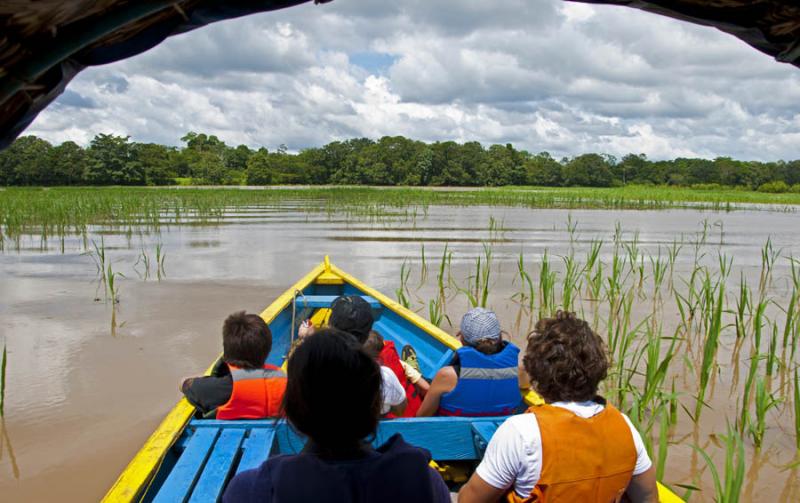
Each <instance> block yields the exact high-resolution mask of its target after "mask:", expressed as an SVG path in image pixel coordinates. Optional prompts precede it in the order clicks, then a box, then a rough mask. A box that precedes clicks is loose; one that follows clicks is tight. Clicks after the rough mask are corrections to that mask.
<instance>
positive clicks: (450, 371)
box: [434, 365, 458, 379]
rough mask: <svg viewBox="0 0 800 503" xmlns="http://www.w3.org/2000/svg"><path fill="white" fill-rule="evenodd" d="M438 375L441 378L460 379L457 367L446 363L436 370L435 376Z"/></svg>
mask: <svg viewBox="0 0 800 503" xmlns="http://www.w3.org/2000/svg"><path fill="white" fill-rule="evenodd" d="M436 377H438V378H440V379H458V374H456V369H455V368H454V367H453V366H452V365H446V366H444V367H442V368H440V369H439V370H438V371H437V372H436V376H435V377H434V378H436Z"/></svg>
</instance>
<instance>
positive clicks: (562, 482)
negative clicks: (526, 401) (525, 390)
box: [506, 404, 636, 503]
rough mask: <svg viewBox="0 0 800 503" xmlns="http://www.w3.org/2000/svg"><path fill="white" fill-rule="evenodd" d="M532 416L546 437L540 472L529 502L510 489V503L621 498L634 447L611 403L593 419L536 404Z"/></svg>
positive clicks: (531, 410) (591, 500) (543, 444)
mask: <svg viewBox="0 0 800 503" xmlns="http://www.w3.org/2000/svg"><path fill="white" fill-rule="evenodd" d="M528 412H529V413H533V414H535V415H536V420H537V422H538V423H539V431H541V434H542V473H541V476H540V477H539V481H538V482H537V483H536V486H535V487H534V488H533V491H532V492H531V494H530V495H529V496H527V497H526V498H520V497H519V496H517V494H516V493H515V492H514V488H513V487H512V488H511V490H510V491H509V493H508V494H507V498H506V499H507V501H508V502H509V503H533V502H536V503H542V502H548V503H550V502H554V501H555V502H562V501H581V502H602V503H607V502H619V501H621V500H622V496H623V495H624V493H625V490H626V489H627V488H628V484H629V483H630V481H631V477H632V476H633V469H634V468H635V466H636V448H635V446H634V445H633V436H632V435H631V430H630V428H629V427H628V424H627V423H626V422H625V418H624V417H622V413H621V412H620V411H618V410H617V409H616V408H614V407H613V406H612V405H610V404H608V405H606V407H605V409H603V411H602V412H600V413H599V414H597V415H595V416H592V417H589V418H582V417H580V416H578V415H576V414H574V413H572V412H570V411H569V410H567V409H564V408H562V407H556V406H553V405H538V406H536V405H535V406H533V407H531V408H529V409H528Z"/></svg>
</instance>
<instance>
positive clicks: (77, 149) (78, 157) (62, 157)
mask: <svg viewBox="0 0 800 503" xmlns="http://www.w3.org/2000/svg"><path fill="white" fill-rule="evenodd" d="M49 166H50V182H49V184H51V185H79V184H81V183H82V182H83V176H84V172H85V171H86V166H87V155H86V151H84V150H83V148H81V146H80V145H78V144H77V143H75V142H72V141H65V142H64V143H62V144H61V145H58V146H57V147H53V148H52V150H51V151H50V162H49Z"/></svg>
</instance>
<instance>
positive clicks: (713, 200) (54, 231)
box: [0, 186, 800, 249]
mask: <svg viewBox="0 0 800 503" xmlns="http://www.w3.org/2000/svg"><path fill="white" fill-rule="evenodd" d="M298 202H300V203H307V204H300V205H297V203H298ZM753 203H764V204H771V205H777V206H778V208H779V209H780V208H786V209H789V210H791V208H792V205H798V204H800V194H791V193H787V194H765V193H759V192H752V191H743V190H693V189H676V188H667V187H647V186H626V187H620V188H575V187H560V188H559V187H551V188H543V187H503V188H481V189H480V190H430V189H425V188H409V187H403V188H390V189H387V188H373V187H307V188H272V189H269V190H239V189H237V188H213V189H210V188H180V189H178V188H144V187H125V188H122V187H102V188H100V187H96V188H88V187H59V188H47V189H42V188H27V187H9V188H7V189H6V190H3V191H0V236H1V237H2V238H3V239H2V241H3V246H4V247H5V245H6V242H8V243H10V244H11V246H13V247H16V248H17V249H18V248H19V246H20V241H19V238H20V236H22V235H24V234H33V235H37V236H39V237H40V238H42V240H41V241H42V245H43V246H45V247H46V246H47V239H48V238H58V239H61V237H63V236H67V235H77V236H84V237H85V236H86V235H87V232H88V228H89V227H90V226H92V225H111V226H114V227H118V228H121V229H123V230H127V229H142V228H145V229H147V230H150V231H158V230H159V229H160V228H161V227H162V226H165V225H172V224H180V223H184V222H191V223H201V224H202V223H210V224H219V223H222V222H224V217H225V214H226V211H229V210H239V209H245V208H248V207H253V206H267V207H268V206H272V207H289V206H291V207H292V208H294V209H298V208H300V211H305V212H308V213H309V214H320V215H335V214H338V215H345V216H347V217H349V218H350V219H355V218H360V219H364V220H367V221H377V220H382V219H394V218H402V219H406V220H413V219H415V218H416V216H417V215H418V214H419V213H422V214H426V212H427V209H428V207H429V206H430V205H434V204H435V205H447V206H471V205H487V206H510V207H526V208H566V209H572V208H602V209H665V208H700V209H710V210H722V211H730V210H735V209H737V208H739V207H742V205H748V204H753ZM571 228H572V229H575V228H576V225H571ZM492 230H493V231H502V222H500V223H499V224H498V223H497V222H495V225H494V226H493V228H492ZM573 234H574V230H573ZM62 246H63V245H62Z"/></svg>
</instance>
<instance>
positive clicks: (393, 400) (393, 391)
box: [381, 365, 406, 414]
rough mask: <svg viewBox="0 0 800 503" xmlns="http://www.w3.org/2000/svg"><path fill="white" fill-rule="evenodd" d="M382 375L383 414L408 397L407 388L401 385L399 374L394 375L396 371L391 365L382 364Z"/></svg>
mask: <svg viewBox="0 0 800 503" xmlns="http://www.w3.org/2000/svg"><path fill="white" fill-rule="evenodd" d="M381 377H382V378H383V385H382V386H381V398H382V399H383V400H382V401H383V403H381V414H386V413H387V412H389V409H391V408H392V407H394V406H396V405H400V404H401V403H403V400H405V399H406V390H404V389H403V386H401V385H400V381H398V380H397V376H396V375H394V372H392V369H390V368H389V367H384V366H383V365H381Z"/></svg>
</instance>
